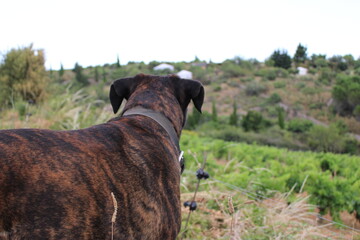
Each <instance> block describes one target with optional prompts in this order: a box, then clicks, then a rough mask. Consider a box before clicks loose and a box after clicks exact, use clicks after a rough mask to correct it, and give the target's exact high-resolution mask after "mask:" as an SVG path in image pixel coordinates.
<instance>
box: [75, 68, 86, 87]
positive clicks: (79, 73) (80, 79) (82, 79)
mask: <svg viewBox="0 0 360 240" xmlns="http://www.w3.org/2000/svg"><path fill="white" fill-rule="evenodd" d="M73 72H74V73H75V79H76V82H77V83H79V84H80V85H81V86H86V85H88V84H89V82H88V80H87V78H86V76H85V75H84V74H83V67H82V66H80V65H79V64H78V63H75V66H74V69H73Z"/></svg>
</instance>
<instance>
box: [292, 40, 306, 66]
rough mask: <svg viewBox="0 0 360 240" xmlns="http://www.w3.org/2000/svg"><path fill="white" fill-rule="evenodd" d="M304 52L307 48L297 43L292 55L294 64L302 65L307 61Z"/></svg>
mask: <svg viewBox="0 0 360 240" xmlns="http://www.w3.org/2000/svg"><path fill="white" fill-rule="evenodd" d="M306 51H307V48H306V47H304V46H303V45H301V43H299V45H298V47H297V49H296V52H295V55H294V62H295V63H297V64H299V63H304V62H305V61H306V59H307V54H306Z"/></svg>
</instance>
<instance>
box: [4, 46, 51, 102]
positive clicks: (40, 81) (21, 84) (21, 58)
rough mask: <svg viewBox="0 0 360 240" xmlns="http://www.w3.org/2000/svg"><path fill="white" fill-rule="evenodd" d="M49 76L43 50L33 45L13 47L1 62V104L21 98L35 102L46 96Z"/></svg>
mask: <svg viewBox="0 0 360 240" xmlns="http://www.w3.org/2000/svg"><path fill="white" fill-rule="evenodd" d="M48 80H49V79H48V76H47V73H46V69H45V58H44V51H43V50H34V49H33V46H32V45H30V46H29V47H25V48H19V49H12V50H11V51H10V52H8V53H7V54H6V55H5V56H4V60H3V62H2V63H1V64H0V104H5V105H8V104H9V103H10V102H11V98H12V99H17V98H21V99H22V100H24V101H30V102H33V103H38V102H41V101H43V100H44V99H45V97H46V89H47V84H48Z"/></svg>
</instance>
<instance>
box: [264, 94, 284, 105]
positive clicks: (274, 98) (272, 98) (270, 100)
mask: <svg viewBox="0 0 360 240" xmlns="http://www.w3.org/2000/svg"><path fill="white" fill-rule="evenodd" d="M267 102H268V103H270V104H276V103H279V102H281V97H280V95H279V94H277V93H273V94H272V95H271V96H270V97H269V98H268V99H267Z"/></svg>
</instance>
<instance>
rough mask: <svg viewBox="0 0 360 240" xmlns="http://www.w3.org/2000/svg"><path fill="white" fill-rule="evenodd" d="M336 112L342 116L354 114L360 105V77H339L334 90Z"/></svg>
mask: <svg viewBox="0 0 360 240" xmlns="http://www.w3.org/2000/svg"><path fill="white" fill-rule="evenodd" d="M332 96H333V98H334V100H335V110H336V111H337V112H338V113H340V114H342V115H349V114H352V113H353V111H354V109H355V107H356V106H357V105H360V76H348V75H339V76H338V78H337V79H336V83H335V85H334V87H333V89H332Z"/></svg>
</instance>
